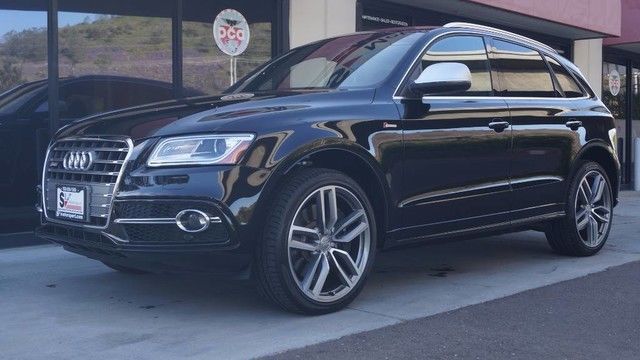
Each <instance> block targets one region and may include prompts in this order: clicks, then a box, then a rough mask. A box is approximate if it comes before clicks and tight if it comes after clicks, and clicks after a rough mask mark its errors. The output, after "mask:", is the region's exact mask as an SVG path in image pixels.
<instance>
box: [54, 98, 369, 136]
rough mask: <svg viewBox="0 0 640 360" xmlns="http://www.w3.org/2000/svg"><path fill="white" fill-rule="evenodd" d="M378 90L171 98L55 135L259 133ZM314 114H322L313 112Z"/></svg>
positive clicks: (79, 124) (88, 120) (104, 116)
mask: <svg viewBox="0 0 640 360" xmlns="http://www.w3.org/2000/svg"><path fill="white" fill-rule="evenodd" d="M374 93H375V91H374V90H330V91H327V90H325V91H296V92H293V91H290V92H268V93H260V94H248V93H241V94H230V95H223V96H211V97H198V98H189V99H181V100H175V101H168V102H162V103H156V104H150V105H144V106H140V107H135V108H129V109H124V110H119V111H115V112H111V113H106V114H102V115H97V116H93V117H89V118H85V119H82V120H78V121H75V122H73V123H71V124H69V125H67V126H65V127H64V128H62V129H61V130H60V131H59V132H58V134H57V135H56V138H63V137H69V136H86V137H90V136H126V137H129V138H131V139H132V140H134V141H139V140H143V139H146V138H150V137H159V136H172V135H182V134H196V133H203V132H256V131H258V130H260V129H262V128H264V127H271V126H274V121H275V120H276V119H278V120H279V121H278V123H279V124H280V126H283V124H282V121H283V120H284V121H287V120H288V121H300V120H301V119H302V118H304V116H305V115H304V113H305V112H307V113H309V114H311V113H310V112H309V111H310V110H311V109H314V108H330V107H334V106H343V105H346V104H349V103H352V102H356V103H362V102H368V103H370V102H371V101H372V99H373V96H374ZM314 114H317V113H316V112H314Z"/></svg>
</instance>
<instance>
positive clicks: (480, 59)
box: [409, 36, 493, 96]
mask: <svg viewBox="0 0 640 360" xmlns="http://www.w3.org/2000/svg"><path fill="white" fill-rule="evenodd" d="M442 62H457V63H462V64H465V65H467V67H468V68H469V70H470V71H471V88H470V89H469V90H467V91H465V92H462V93H458V94H446V95H447V96H451V95H459V96H491V95H493V88H492V86H491V68H490V66H489V58H488V56H487V51H486V47H485V44H484V39H483V38H482V37H479V36H451V37H447V38H444V39H442V40H439V41H437V42H436V43H434V44H433V45H432V46H431V47H430V48H429V49H428V50H427V51H426V53H425V54H424V55H423V56H422V61H421V62H420V64H419V66H418V68H417V69H416V70H415V71H414V72H413V73H412V75H411V78H410V81H415V80H416V79H417V78H418V76H420V73H422V71H423V70H424V69H426V68H427V67H428V66H429V65H433V64H436V63H442ZM409 95H411V94H409Z"/></svg>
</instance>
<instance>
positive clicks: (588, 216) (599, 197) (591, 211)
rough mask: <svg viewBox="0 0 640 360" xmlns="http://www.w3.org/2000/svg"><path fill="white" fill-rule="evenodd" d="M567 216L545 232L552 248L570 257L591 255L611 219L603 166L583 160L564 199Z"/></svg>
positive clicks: (599, 246)
mask: <svg viewBox="0 0 640 360" xmlns="http://www.w3.org/2000/svg"><path fill="white" fill-rule="evenodd" d="M566 206H567V216H566V217H565V218H564V219H560V220H556V221H554V222H553V223H552V224H551V226H550V228H549V230H548V231H547V233H546V235H547V240H548V242H549V245H550V246H551V248H553V250H555V251H556V252H558V253H560V254H564V255H572V256H591V255H594V254H596V253H597V252H598V251H600V249H602V247H603V246H604V244H605V242H606V241H607V238H608V237H609V232H610V231H611V221H612V219H613V192H612V190H611V181H610V179H609V177H608V176H607V173H606V172H605V171H604V169H603V168H602V167H601V166H600V165H599V164H597V163H595V162H585V163H584V164H582V166H581V167H580V168H579V169H578V171H576V173H575V174H574V176H573V178H572V180H571V185H570V187H569V193H568V199H567V205H566Z"/></svg>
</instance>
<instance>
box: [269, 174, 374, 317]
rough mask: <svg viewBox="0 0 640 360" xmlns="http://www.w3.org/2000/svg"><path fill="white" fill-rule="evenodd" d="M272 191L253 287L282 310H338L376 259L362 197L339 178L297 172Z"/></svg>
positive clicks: (369, 215)
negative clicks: (255, 285)
mask: <svg viewBox="0 0 640 360" xmlns="http://www.w3.org/2000/svg"><path fill="white" fill-rule="evenodd" d="M277 194H278V195H277V196H276V199H275V201H274V202H273V203H272V204H271V206H270V209H269V216H268V217H267V219H266V224H265V229H264V236H263V239H262V240H263V241H262V243H261V246H260V248H259V253H258V256H257V261H256V265H257V270H258V271H256V277H257V280H258V285H259V288H260V289H261V290H262V293H263V294H264V295H266V296H267V297H268V298H269V299H271V300H273V301H274V302H275V303H276V304H278V305H280V306H281V307H283V308H285V309H286V310H289V311H294V312H301V313H307V314H322V313H327V312H332V311H336V310H338V309H340V308H343V307H344V306H346V305H347V304H348V303H349V302H351V301H352V300H353V299H354V298H355V297H356V296H357V294H358V293H359V292H360V290H361V289H362V286H363V284H364V281H365V280H366V277H367V274H368V272H369V270H370V268H371V264H372V261H373V257H374V254H375V248H376V236H377V235H376V234H377V232H376V225H375V218H374V213H373V209H372V206H371V204H370V202H369V200H368V198H367V195H366V193H365V192H364V191H363V190H362V188H361V187H360V186H359V185H358V184H357V183H356V182H355V181H353V180H352V179H351V178H349V177H348V176H346V175H345V174H343V173H340V172H337V171H334V170H329V169H301V170H298V171H297V172H296V173H295V175H294V176H292V177H291V178H290V179H289V180H288V181H287V182H286V183H285V184H283V185H282V187H281V188H280V189H279V190H278V191H277Z"/></svg>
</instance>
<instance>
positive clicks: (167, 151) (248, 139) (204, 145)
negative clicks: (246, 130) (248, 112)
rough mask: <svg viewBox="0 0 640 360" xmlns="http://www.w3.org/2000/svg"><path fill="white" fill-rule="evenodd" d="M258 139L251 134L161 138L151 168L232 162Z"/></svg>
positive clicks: (150, 164) (149, 162)
mask: <svg viewBox="0 0 640 360" xmlns="http://www.w3.org/2000/svg"><path fill="white" fill-rule="evenodd" d="M254 138H255V136H254V135H252V134H230V135H198V136H183V137H174V138H168V139H164V140H162V141H160V143H159V144H158V145H156V147H155V149H154V150H153V152H152V153H151V156H150V157H149V160H148V161H147V165H149V166H151V167H159V166H178V165H232V164H236V163H237V162H238V161H240V159H241V158H242V155H244V152H245V151H246V150H247V148H248V147H249V145H251V143H252V142H253V139H254Z"/></svg>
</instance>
